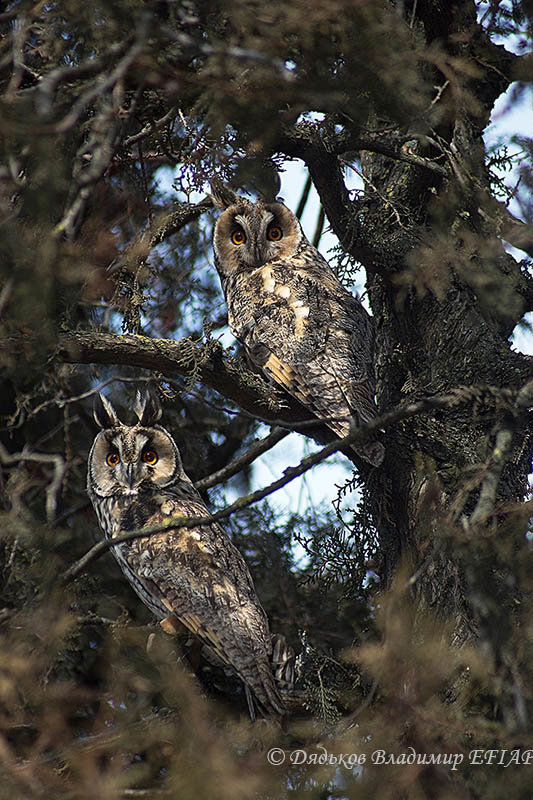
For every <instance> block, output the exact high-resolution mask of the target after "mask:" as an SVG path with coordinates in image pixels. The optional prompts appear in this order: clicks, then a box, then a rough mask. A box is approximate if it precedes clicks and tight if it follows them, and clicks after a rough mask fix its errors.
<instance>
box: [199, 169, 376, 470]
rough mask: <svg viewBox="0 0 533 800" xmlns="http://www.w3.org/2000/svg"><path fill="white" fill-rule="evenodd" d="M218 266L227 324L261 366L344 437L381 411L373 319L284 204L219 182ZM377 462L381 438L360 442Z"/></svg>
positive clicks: (363, 451) (366, 456)
mask: <svg viewBox="0 0 533 800" xmlns="http://www.w3.org/2000/svg"><path fill="white" fill-rule="evenodd" d="M213 199H214V201H215V203H216V204H217V205H218V206H219V207H220V208H223V209H224V210H223V213H222V214H221V215H220V217H219V219H218V220H217V223H216V226H215V234H214V251H215V264H216V267H217V270H218V272H219V275H220V278H221V282H222V287H223V290H224V294H225V296H226V303H227V306H228V316H229V324H230V327H231V330H232V332H233V334H234V335H235V336H236V337H237V339H239V340H240V341H241V342H242V343H243V344H244V346H245V349H246V353H247V355H248V357H249V359H250V361H251V363H252V365H254V366H255V367H256V368H258V369H260V370H262V371H263V373H264V374H265V375H266V376H268V377H269V378H271V379H273V380H274V381H275V382H276V383H277V384H278V385H279V386H282V387H283V388H284V389H285V390H286V391H287V392H289V394H291V395H293V396H294V397H295V398H296V399H297V400H299V401H300V402H301V403H302V404H303V405H304V406H305V407H306V408H308V409H309V411H311V412H312V413H313V415H314V416H316V417H317V418H318V419H321V420H323V421H324V422H325V423H326V424H327V426H328V427H329V428H330V429H331V430H332V431H333V432H334V433H335V434H336V435H337V436H338V437H341V438H342V437H344V436H347V435H348V433H349V431H350V421H351V420H352V419H353V420H354V421H355V423H356V424H357V425H361V424H364V423H366V422H370V421H371V420H372V419H373V418H374V417H375V416H376V405H375V401H374V371H373V338H374V337H373V323H372V318H371V317H370V316H369V315H368V314H367V312H366V310H365V308H364V307H363V306H362V305H361V303H360V302H359V300H358V299H357V298H355V297H354V296H353V295H352V294H350V292H348V291H347V290H346V289H345V288H344V287H343V285H342V284H341V283H340V281H339V280H338V278H337V277H336V275H335V274H334V272H333V271H332V270H331V269H330V267H329V265H328V263H327V262H326V260H325V259H324V258H323V257H322V256H321V255H320V253H319V252H318V250H317V249H316V248H315V247H313V246H312V245H311V244H310V242H309V241H308V240H307V239H306V237H305V235H304V233H303V231H302V229H301V226H300V223H299V222H298V220H297V218H296V217H295V216H294V214H293V213H292V211H290V210H289V209H288V208H287V207H286V206H284V205H283V204H282V203H269V204H265V203H263V202H261V201H259V202H256V203H252V202H250V201H248V200H244V199H242V198H239V197H238V196H237V195H234V194H233V193H231V191H230V190H228V189H227V188H226V187H224V190H221V189H220V188H219V187H218V186H217V185H216V184H215V185H214V186H213ZM354 451H355V452H356V454H357V455H359V456H361V457H362V458H363V459H365V461H367V462H369V463H370V464H372V465H374V466H379V464H381V462H382V461H383V455H384V448H383V445H382V444H381V442H378V441H375V440H371V441H368V442H365V443H364V444H361V445H357V446H356V447H354Z"/></svg>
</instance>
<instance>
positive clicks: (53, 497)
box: [0, 442, 66, 523]
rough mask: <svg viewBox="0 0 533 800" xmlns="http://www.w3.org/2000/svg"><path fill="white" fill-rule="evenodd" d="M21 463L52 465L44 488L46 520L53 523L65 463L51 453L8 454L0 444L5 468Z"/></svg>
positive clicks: (58, 456) (0, 456)
mask: <svg viewBox="0 0 533 800" xmlns="http://www.w3.org/2000/svg"><path fill="white" fill-rule="evenodd" d="M21 461H33V462H37V463H43V464H53V465H54V476H53V478H52V480H51V481H50V483H49V484H48V486H47V488H46V518H47V520H48V522H50V523H51V522H53V521H54V517H55V512H56V507H57V496H58V494H59V490H60V488H61V483H62V481H63V476H64V474H65V469H66V465H65V461H64V459H63V458H62V457H61V456H60V455H53V454H51V453H13V454H11V453H9V452H8V451H7V450H6V448H5V447H4V445H3V444H2V443H1V442H0V462H1V463H2V464H5V465H6V466H10V465H12V464H18V463H19V462H21Z"/></svg>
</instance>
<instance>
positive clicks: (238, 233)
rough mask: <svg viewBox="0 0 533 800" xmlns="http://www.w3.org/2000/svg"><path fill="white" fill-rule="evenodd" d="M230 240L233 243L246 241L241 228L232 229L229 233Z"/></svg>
mask: <svg viewBox="0 0 533 800" xmlns="http://www.w3.org/2000/svg"><path fill="white" fill-rule="evenodd" d="M231 241H232V242H233V244H244V243H245V241H246V234H245V232H244V231H243V230H242V228H237V230H235V231H233V233H232V234H231Z"/></svg>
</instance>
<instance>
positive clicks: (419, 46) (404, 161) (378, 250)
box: [0, 0, 533, 800]
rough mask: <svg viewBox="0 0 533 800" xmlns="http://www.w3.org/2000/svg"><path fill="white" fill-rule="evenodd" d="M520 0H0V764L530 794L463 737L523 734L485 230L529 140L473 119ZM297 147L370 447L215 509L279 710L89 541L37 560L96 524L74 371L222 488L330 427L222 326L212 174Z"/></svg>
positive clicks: (528, 66)
mask: <svg viewBox="0 0 533 800" xmlns="http://www.w3.org/2000/svg"><path fill="white" fill-rule="evenodd" d="M531 25H532V7H531V3H530V2H528V0H522V2H518V0H509V1H508V2H490V3H488V2H483V3H481V2H480V3H475V2H473V1H471V0H451V2H440V0H429V1H428V2H417V1H416V0H405V2H399V0H398V1H397V2H393V0H390V2H389V0H382V1H380V2H375V0H358V1H357V2H353V0H351V1H348V0H333V1H331V0H330V1H329V2H327V3H326V2H320V0H311V2H309V0H305V2H304V1H303V0H294V2H291V3H289V4H284V3H281V2H279V0H273V2H271V3H270V4H269V5H268V6H267V5H266V4H265V3H259V2H252V0H231V2H226V1H225V0H221V1H220V2H207V1H206V2H202V0H198V1H197V2H195V1H194V0H191V2H186V1H185V0H184V1H183V2H170V1H168V2H164V1H162V2H156V1H155V0H145V1H144V2H142V1H141V0H121V1H120V2H113V3H109V2H104V1H102V2H93V3H82V2H80V0H57V2H49V3H41V2H32V1H31V0H18V2H17V1H16V0H15V2H9V3H7V4H4V7H3V10H2V11H1V12H0V84H1V92H2V94H1V97H0V104H1V105H0V215H1V216H0V225H1V228H0V231H1V234H0V279H1V284H0V316H1V321H0V326H1V332H2V349H1V351H0V366H1V369H2V375H1V393H0V415H1V419H2V428H1V430H0V462H1V466H2V479H1V480H2V482H1V484H0V491H1V501H2V502H1V510H0V514H1V535H0V562H1V572H0V576H1V577H0V582H1V593H0V597H1V604H0V605H1V608H0V636H1V639H2V644H1V649H0V763H1V764H2V781H1V784H0V796H2V797H3V796H6V797H7V796H9V797H10V798H15V797H17V798H18V797H21V798H22V797H24V798H26V797H35V798H40V797H42V798H49V797H65V798H67V797H72V798H81V797H83V798H93V797H94V798H96V797H98V798H99V799H100V798H122V797H124V798H125V797H158V796H170V797H184V798H187V797H193V796H196V797H197V796H205V797H217V798H218V797H228V798H229V797H231V798H239V797H242V798H245V797H246V798H247V797H261V798H262V797H288V796H291V797H303V796H306V797H308V796H310V797H317V798H318V797H320V798H328V797H357V798H363V797H367V796H368V797H370V796H372V797H378V798H389V797H391V798H397V797H406V798H407V797H409V798H421V797H430V798H432V800H433V799H435V798H449V797H454V798H456V797H465V798H478V797H483V798H492V797H494V798H500V797H501V796H502V795H503V794H504V793H505V794H506V795H508V796H516V797H521V796H524V797H526V796H529V793H530V789H529V787H530V785H531V779H530V777H529V770H530V769H531V767H530V766H528V765H527V764H516V763H515V762H512V763H511V764H510V766H508V767H506V768H504V767H503V766H501V765H500V766H498V765H494V764H492V765H490V764H484V765H473V764H471V763H470V762H469V758H468V753H469V752H470V751H471V750H473V749H479V750H483V749H486V748H503V749H505V750H506V751H508V753H511V752H514V751H518V750H520V752H524V751H527V750H528V749H530V748H532V747H533V736H532V734H533V724H532V721H531V718H532V714H533V698H532V675H531V663H532V655H533V652H532V651H533V630H532V627H531V619H532V610H533V608H532V606H533V604H532V596H531V592H532V588H533V587H532V585H531V575H532V572H533V570H532V566H533V562H532V552H531V545H530V537H531V530H530V528H528V524H529V523H528V520H529V519H530V517H531V499H530V495H529V494H528V482H527V476H528V474H529V473H530V472H531V454H532V439H531V413H530V409H531V407H532V406H533V389H532V386H531V376H532V368H531V358H530V357H527V356H524V355H522V354H521V353H519V352H517V351H516V350H513V349H512V348H511V345H510V341H509V337H510V336H511V335H512V333H513V331H514V330H515V329H516V326H517V325H518V324H524V315H526V314H527V312H529V311H532V310H533V276H532V273H531V265H530V261H529V260H528V258H523V260H522V261H520V262H519V261H518V260H517V259H516V258H514V257H513V256H511V255H509V253H508V252H507V251H506V248H505V246H504V243H505V244H507V245H509V244H510V245H513V246H515V247H517V248H519V249H520V250H521V251H522V252H523V253H525V254H527V253H529V254H530V255H531V254H532V253H533V231H532V228H531V225H528V224H525V223H523V222H521V221H520V220H519V219H518V218H517V216H514V215H513V214H511V213H510V210H509V209H510V208H512V209H513V211H514V214H519V215H520V216H521V217H522V218H523V219H524V220H527V219H528V218H529V219H530V216H531V215H530V211H531V195H530V190H531V186H532V183H533V178H532V172H531V169H530V164H531V154H532V147H531V140H528V139H525V138H523V137H522V138H520V137H514V141H513V140H512V139H509V140H508V141H504V142H502V143H501V145H500V146H498V147H496V148H494V149H493V150H488V149H487V148H486V147H485V145H484V143H483V138H482V134H483V132H484V130H485V129H486V127H487V125H488V123H489V119H490V115H491V112H492V110H493V107H494V103H495V102H496V100H497V98H498V97H499V96H500V95H501V94H502V92H504V91H507V90H509V92H508V98H509V105H510V107H511V108H512V107H514V106H517V105H518V104H519V103H520V102H521V100H522V99H523V97H524V93H525V92H527V85H528V81H530V80H531V77H532V56H531V54H529V53H528V51H529V50H530V49H531V48H530V43H531ZM509 87H511V89H509ZM513 144H514V145H516V144H519V145H520V147H521V156H520V164H519V166H517V165H516V164H515V160H514V158H513V155H512V152H514V151H512V150H510V149H509V148H510V147H511V145H513ZM290 159H301V161H302V162H303V164H304V165H305V169H306V174H307V176H308V180H307V182H305V181H304V183H303V185H302V186H301V202H300V204H299V209H298V210H297V209H296V208H295V209H294V210H295V211H296V210H297V211H298V213H299V214H301V212H302V210H303V208H304V205H305V198H306V196H307V193H308V192H309V187H310V185H311V184H312V185H313V186H314V187H315V189H316V191H317V193H318V197H319V201H320V213H319V218H318V222H317V225H316V231H308V234H309V236H310V237H311V238H312V237H313V234H314V235H315V238H316V241H318V240H319V238H320V234H321V231H322V228H323V226H324V224H327V225H329V227H330V228H331V230H332V231H333V233H334V234H335V235H336V236H337V238H338V241H339V243H340V244H339V250H338V252H337V254H336V256H335V257H333V256H332V259H331V262H332V265H333V267H334V268H335V269H337V270H338V273H339V275H340V276H341V278H342V279H343V280H344V281H345V282H346V283H347V285H351V284H353V282H354V280H355V276H356V273H357V271H358V270H359V269H360V267H361V265H362V266H363V267H364V270H365V274H366V288H367V291H368V299H369V303H370V306H371V309H372V313H373V316H374V320H375V325H376V372H377V399H378V404H379V408H380V412H381V413H382V415H383V416H382V417H381V418H380V426H381V427H383V429H384V434H383V440H384V441H385V443H386V458H385V462H384V464H383V466H382V467H381V468H380V469H379V470H369V469H368V468H367V467H365V465H364V464H362V465H357V467H358V468H357V469H356V471H355V472H354V473H353V474H352V471H351V469H350V466H351V465H350V463H349V461H347V460H344V463H345V464H346V481H345V483H344V485H342V486H340V487H339V486H336V485H335V484H334V482H333V481H331V486H330V487H329V489H330V491H329V499H330V501H331V505H328V506H327V507H323V506H316V505H315V504H313V503H312V502H311V500H309V502H308V504H307V507H305V508H304V509H303V510H302V509H301V508H300V509H297V508H296V506H295V507H294V508H291V507H289V506H290V501H288V500H287V495H283V497H282V498H281V495H280V493H273V494H272V493H271V494H269V493H268V492H267V493H266V498H263V499H262V500H261V502H258V503H253V504H250V505H248V506H247V507H246V508H243V509H241V510H239V511H238V512H236V513H233V514H231V515H229V516H228V517H227V519H226V520H225V522H224V525H225V527H226V529H227V531H228V533H229V534H230V535H231V536H232V538H233V540H234V541H235V542H236V544H237V545H238V547H239V548H240V549H241V551H242V552H243V553H244V555H245V556H246V558H247V561H248V563H249V565H250V569H251V570H252V573H253V575H254V579H255V582H256V587H257V591H258V594H259V596H260V597H261V600H262V602H263V603H264V605H265V608H266V610H267V612H268V614H269V618H270V620H271V627H272V629H273V630H274V631H277V632H281V633H283V634H285V635H286V636H287V638H288V639H289V641H290V642H291V643H292V644H293V646H294V647H295V648H296V650H297V651H298V652H299V653H300V654H301V656H300V661H299V670H298V682H297V686H296V689H295V692H294V694H293V697H292V698H291V701H290V703H291V708H292V711H293V713H292V715H291V721H290V724H289V728H288V731H287V732H285V733H282V732H281V731H279V730H278V729H277V728H276V727H275V726H274V725H271V724H269V723H267V722H265V721H260V722H257V723H255V724H254V725H251V723H250V722H249V721H248V719H247V716H246V704H245V701H244V698H243V696H242V689H241V687H240V686H239V685H238V682H235V681H232V680H231V678H229V677H228V676H226V675H223V674H218V673H217V672H216V670H214V669H212V668H210V667H209V665H206V664H205V663H202V662H201V661H198V659H197V658H196V657H195V654H194V648H193V647H191V645H190V642H188V641H187V640H186V641H182V640H180V639H178V638H172V637H169V636H167V635H166V634H164V633H163V632H162V631H160V630H159V629H158V627H157V626H154V624H153V620H152V619H151V617H150V614H149V613H148V611H147V610H146V609H145V608H144V607H143V606H142V605H141V604H140V602H139V601H138V599H137V598H136V596H135V595H134V594H133V592H132V590H131V589H130V587H129V585H128V584H127V583H126V581H125V580H124V578H123V577H122V574H121V572H120V570H119V568H118V567H117V565H116V564H115V561H114V559H113V557H112V555H111V554H109V553H106V554H104V555H103V556H101V557H100V559H99V560H95V561H93V562H91V563H90V564H89V565H88V566H87V567H86V568H85V569H84V570H83V571H80V573H79V574H78V575H77V577H76V578H75V579H74V580H69V581H65V580H64V579H63V576H64V574H65V572H66V570H67V569H68V568H69V567H70V566H71V565H72V564H73V563H74V562H75V561H76V559H77V558H79V557H81V556H82V555H83V554H84V553H85V552H86V551H87V550H88V549H89V547H90V546H91V545H92V544H93V543H94V542H96V541H97V540H98V538H99V533H98V528H97V523H96V518H95V516H94V514H93V512H92V509H91V508H90V506H89V504H88V501H87V497H86V494H85V468H86V461H87V455H88V450H89V448H90V445H91V442H92V439H93V437H94V433H95V428H94V424H93V422H92V417H91V405H92V395H93V394H94V392H95V391H96V390H97V389H98V388H101V387H104V391H105V392H107V393H108V394H109V395H110V396H111V397H112V398H113V400H114V402H116V403H117V405H119V406H120V407H121V408H122V409H123V413H124V414H125V415H127V414H128V410H129V409H130V408H131V404H132V400H133V396H134V392H135V390H136V389H137V388H138V387H141V388H142V387H143V386H145V385H146V384H147V383H148V384H149V385H151V386H152V387H154V388H155V389H156V390H157V391H158V392H159V394H160V396H161V398H162V401H163V405H164V414H165V418H164V420H165V424H166V426H167V427H168V428H169V429H170V430H171V431H172V432H173V434H174V436H175V438H176V440H177V442H178V444H179V446H180V449H181V451H182V455H183V459H184V463H185V466H186V469H187V471H188V473H189V475H190V476H191V478H192V479H193V480H194V481H197V482H198V487H199V489H200V491H201V492H202V493H203V496H204V498H205V500H206V501H207V502H208V503H209V505H210V508H211V509H213V511H216V510H219V509H223V508H225V507H226V506H227V505H228V504H229V503H230V502H231V501H233V500H235V498H236V497H238V496H241V497H244V498H245V499H246V498H248V499H250V497H249V493H250V492H251V490H252V489H255V488H257V481H256V480H255V477H254V466H253V458H252V456H254V455H255V454H257V449H258V445H257V440H258V439H264V440H265V444H264V446H263V445H261V446H260V447H259V449H260V450H261V449H262V450H265V451H266V453H267V455H264V456H263V459H264V460H266V462H267V464H268V465H269V468H270V469H271V471H272V473H273V474H274V477H275V478H277V477H280V476H281V475H282V474H283V471H284V470H285V468H286V467H287V464H286V463H285V462H284V461H283V457H280V456H276V451H275V450H273V451H272V454H270V453H269V448H270V446H271V445H274V443H275V442H277V441H280V440H281V439H282V438H283V432H284V431H287V430H292V429H294V430H298V431H302V434H301V435H302V437H303V436H304V435H305V434H309V435H312V436H313V437H315V438H316V439H317V440H318V441H319V442H322V443H324V442H326V441H328V436H327V432H326V431H325V430H320V429H318V430H317V429H315V428H313V429H311V428H309V426H306V425H305V423H306V415H305V413H304V412H302V409H301V408H299V407H298V406H297V405H296V404H295V403H293V402H292V401H291V400H290V399H289V398H287V397H284V396H282V394H281V393H280V392H277V391H274V390H273V389H272V387H269V386H268V385H266V384H265V383H264V382H263V381H262V379H261V378H260V377H259V376H257V375H254V374H252V373H251V372H249V370H248V368H247V366H246V364H245V362H244V360H243V359H242V354H241V352H240V350H239V348H238V347H236V346H234V347H233V348H232V349H231V351H229V350H224V348H223V347H222V345H221V344H220V341H219V338H220V337H221V336H222V334H224V333H225V332H226V329H227V319H226V314H225V307H224V304H223V302H222V295H221V290H220V286H219V283H218V278H217V276H216V273H215V270H214V268H213V265H212V250H211V244H210V237H211V230H212V225H213V222H214V214H213V209H212V205H211V201H210V199H209V196H208V191H209V186H208V182H209V180H210V179H211V178H212V177H213V176H214V175H216V176H218V177H219V178H221V179H222V180H225V181H228V182H230V183H231V184H232V185H233V186H234V187H235V188H236V189H238V190H239V191H242V192H247V193H250V194H251V195H252V196H257V195H258V194H259V195H264V196H267V197H268V196H272V195H273V194H275V193H276V191H277V172H278V171H279V170H283V169H284V167H285V166H286V164H287V160H290ZM511 168H513V169H514V172H513V173H512V174H513V175H514V176H516V180H518V177H519V178H520V180H519V182H518V185H514V186H512V187H511V188H509V187H510V184H509V181H506V180H505V172H506V171H507V172H508V171H509V170H510V169H511ZM349 169H351V170H356V171H357V172H358V173H359V174H360V175H362V177H363V189H360V190H353V189H349V188H348V185H349V184H348V183H347V175H348V170H349ZM517 170H519V173H518V172H517ZM169 175H172V180H173V182H174V185H173V189H172V191H171V192H170V195H169V189H168V183H169V180H168V176H169ZM516 180H515V184H516ZM511 199H512V204H511ZM224 341H226V339H224ZM268 426H271V428H272V430H271V431H269V427H268ZM293 438H294V437H293ZM285 444H286V443H285ZM278 452H279V451H278ZM286 452H291V450H290V447H289V450H287V449H285V450H283V453H286ZM296 452H300V450H299V449H298V448H297V449H295V450H294V458H293V459H292V458H291V464H294V463H295V461H296ZM341 458H342V459H344V457H343V456H341V455H339V456H338V459H341ZM235 459H238V460H239V462H238V464H237V465H236V466H235V469H229V468H228V465H230V464H231V463H232V462H233V461H234V460H235ZM315 461H318V459H317V458H316V459H315ZM308 466H310V470H309V473H308V474H309V475H312V474H313V473H314V472H316V469H317V466H316V465H315V464H310V465H308ZM220 470H222V473H221V474H220V475H218V472H219V471H220ZM234 473H235V474H234ZM328 474H329V473H328V472H327V471H326V472H322V473H321V475H322V476H324V475H326V476H327V475H328ZM231 475H233V477H231ZM286 477H289V476H286ZM321 480H323V478H321ZM326 480H327V477H326ZM310 486H311V490H310V495H309V496H311V495H312V486H313V482H312V480H311V483H310ZM293 496H294V497H296V494H295V493H293ZM280 498H281V499H280ZM280 507H283V508H284V513H280ZM272 746H276V747H280V748H283V749H284V751H285V752H286V754H287V755H286V761H285V764H284V765H283V766H272V765H269V764H268V762H267V759H266V752H267V750H268V748H269V747H272ZM297 748H299V749H305V750H306V751H307V752H308V754H310V756H311V758H310V759H309V760H308V763H307V764H305V765H298V764H294V763H292V762H291V758H290V753H291V752H293V751H294V750H295V749H297ZM323 748H326V749H327V751H328V753H329V754H330V755H331V759H330V762H329V763H326V764H324V763H321V762H320V761H319V759H318V755H320V754H323V753H324V750H323ZM410 748H412V750H410ZM380 749H381V750H384V751H386V752H387V753H389V754H396V755H400V754H402V753H406V752H416V753H417V754H422V755H423V754H434V756H435V757H436V758H437V762H438V761H439V759H442V757H444V756H445V755H446V754H463V755H464V762H463V764H461V765H460V768H459V769H457V770H451V769H450V766H449V765H443V764H441V763H428V762H426V763H416V764H404V765H401V764H402V762H400V765H398V764H396V765H395V764H393V763H389V764H387V765H383V764H373V763H372V758H371V755H372V753H373V752H375V751H377V750H380ZM313 754H314V756H313ZM339 754H362V755H366V756H367V762H368V763H367V764H366V765H365V767H364V769H363V770H361V769H354V770H351V769H349V768H347V767H346V764H345V763H344V764H341V765H340V766H339V763H340V762H337V763H335V758H336V757H337V758H338V755H339ZM503 763H507V761H505V760H504V762H503Z"/></svg>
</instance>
